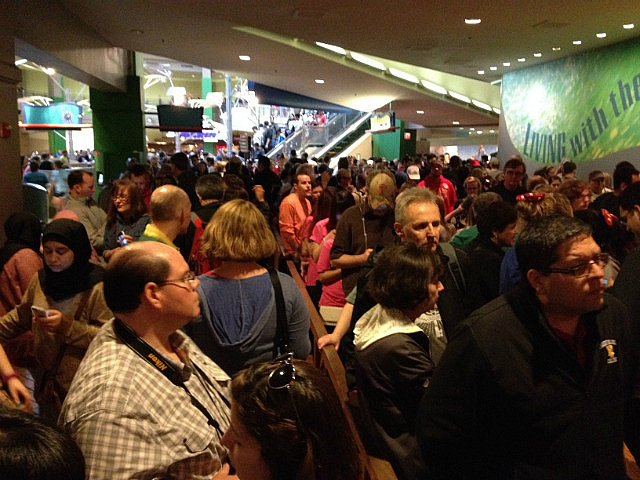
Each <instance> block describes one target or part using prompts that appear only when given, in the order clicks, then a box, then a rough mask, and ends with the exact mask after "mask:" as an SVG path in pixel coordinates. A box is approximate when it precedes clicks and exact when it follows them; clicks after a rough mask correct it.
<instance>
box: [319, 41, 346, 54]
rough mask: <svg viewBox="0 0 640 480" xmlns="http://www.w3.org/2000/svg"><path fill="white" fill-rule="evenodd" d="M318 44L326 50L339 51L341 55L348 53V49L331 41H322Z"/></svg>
mask: <svg viewBox="0 0 640 480" xmlns="http://www.w3.org/2000/svg"><path fill="white" fill-rule="evenodd" d="M316 45H317V46H319V47H322V48H324V49H326V50H330V51H332V52H335V53H338V54H340V55H346V54H347V51H346V50H345V49H344V48H342V47H339V46H337V45H331V44H330V43H322V42H316Z"/></svg>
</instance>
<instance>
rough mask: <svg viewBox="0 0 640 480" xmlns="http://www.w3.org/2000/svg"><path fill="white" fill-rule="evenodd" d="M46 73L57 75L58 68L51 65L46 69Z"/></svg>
mask: <svg viewBox="0 0 640 480" xmlns="http://www.w3.org/2000/svg"><path fill="white" fill-rule="evenodd" d="M44 73H46V74H47V75H55V74H56V69H55V68H51V67H47V68H45V69H44Z"/></svg>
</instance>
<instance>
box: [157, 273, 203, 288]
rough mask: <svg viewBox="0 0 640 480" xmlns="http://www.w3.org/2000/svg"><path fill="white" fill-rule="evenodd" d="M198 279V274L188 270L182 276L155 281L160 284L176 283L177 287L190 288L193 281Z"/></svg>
mask: <svg viewBox="0 0 640 480" xmlns="http://www.w3.org/2000/svg"><path fill="white" fill-rule="evenodd" d="M196 280H197V278H196V274H195V273H193V272H187V273H186V274H185V275H184V277H182V278H172V279H169V280H160V281H159V282H155V283H157V284H158V285H169V284H171V285H175V286H176V287H182V288H189V287H190V286H191V284H193V282H195V281H196Z"/></svg>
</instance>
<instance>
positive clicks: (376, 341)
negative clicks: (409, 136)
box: [0, 151, 640, 480]
mask: <svg viewBox="0 0 640 480" xmlns="http://www.w3.org/2000/svg"><path fill="white" fill-rule="evenodd" d="M207 157H208V156H207V155H206V154H203V155H197V154H193V155H187V154H185V153H182V152H178V153H175V154H174V155H172V156H170V157H166V159H165V161H164V162H161V163H159V164H157V165H155V164H153V163H151V162H149V163H145V164H140V163H137V162H131V163H129V164H128V165H127V169H126V171H125V172H123V174H122V175H121V178H119V179H116V180H114V181H113V182H111V183H110V184H109V185H107V186H106V187H105V188H104V189H103V191H102V192H101V194H100V197H99V198H98V199H97V201H96V199H94V194H95V179H94V178H93V176H92V175H91V173H89V172H88V171H85V170H82V169H73V170H71V171H70V173H69V175H68V179H67V182H68V185H67V188H68V194H67V195H66V196H65V197H64V198H63V199H62V200H61V202H60V204H59V210H60V211H59V212H58V213H57V215H56V218H55V219H54V220H52V221H51V222H50V223H48V224H47V225H46V226H45V227H44V229H43V230H42V232H41V230H40V228H41V227H40V224H39V222H38V220H37V219H36V218H35V217H33V216H32V215H30V214H27V213H24V212H20V213H15V214H13V215H12V216H11V217H10V218H9V219H8V220H7V223H6V225H5V232H6V237H7V242H6V244H5V246H4V247H3V248H2V250H0V268H1V269H2V270H1V272H0V307H1V308H2V311H0V314H2V316H0V342H2V344H3V347H4V349H0V374H1V375H2V383H3V385H4V386H5V389H6V397H7V398H5V400H4V402H3V403H4V404H5V405H9V404H12V407H13V408H12V409H9V410H4V409H3V410H0V439H2V438H3V435H4V432H5V428H6V429H9V428H11V429H16V428H22V429H23V430H24V432H28V431H30V430H32V429H35V428H36V427H35V426H34V425H35V424H37V425H38V428H42V429H47V428H49V429H52V430H50V432H51V433H50V435H51V436H52V437H51V438H58V440H56V442H58V443H59V444H60V448H63V449H65V452H68V453H67V454H62V455H60V454H58V453H55V454H54V453H51V455H49V456H47V457H46V458H44V459H38V461H36V459H31V460H27V459H23V460H21V462H22V464H24V465H22V464H21V465H17V464H18V463H19V462H17V461H16V460H15V459H14V461H11V460H8V459H7V458H8V457H6V456H4V458H2V457H3V456H0V476H2V478H5V476H6V478H38V477H36V476H34V475H35V474H27V475H26V476H25V474H24V472H35V471H44V470H43V469H45V468H54V466H53V464H55V468H66V469H67V470H66V471H67V472H68V473H67V475H68V476H69V477H70V478H79V477H78V476H77V470H78V464H82V465H83V471H85V472H86V475H87V477H88V478H91V479H119V478H122V479H125V478H177V479H182V478H185V479H186V478H215V479H218V480H220V479H224V478H240V479H242V480H247V479H254V478H258V479H265V480H267V479H292V480H293V479H299V480H303V479H304V480H306V479H316V480H318V479H329V478H332V479H335V478H338V479H341V478H344V479H345V480H346V479H358V478H363V474H364V473H363V472H364V470H363V465H362V463H361V459H360V458H359V456H358V454H357V452H356V449H355V445H354V441H353V438H352V437H351V433H350V429H349V426H348V423H347V420H346V419H345V418H344V414H343V412H342V409H341V406H340V403H339V400H338V398H337V396H336V392H335V391H334V390H333V388H332V386H331V383H330V382H329V381H328V379H327V378H326V376H324V375H323V374H322V373H321V372H320V371H318V370H316V369H315V368H314V367H312V366H311V365H310V364H309V363H307V362H306V361H305V360H306V359H307V357H308V355H309V354H310V353H311V347H312V345H311V343H310V329H309V328H310V327H309V318H310V314H309V311H308V309H307V304H306V303H305V301H304V297H303V294H302V292H301V291H300V290H299V288H298V287H297V285H296V283H295V282H294V281H293V279H292V278H291V277H290V276H288V275H286V274H284V273H282V270H283V268H281V266H280V265H277V264H274V258H279V257H280V255H279V253H280V252H282V255H283V258H284V259H288V260H291V261H292V262H293V264H294V265H295V266H296V268H297V269H298V271H299V273H300V275H301V276H302V278H303V280H304V283H305V284H306V289H307V293H308V295H309V297H310V298H311V300H312V302H313V304H314V306H315V308H316V309H318V311H319V313H320V315H321V317H322V318H323V319H324V321H325V325H326V329H327V332H328V333H327V335H325V336H322V337H321V338H319V339H316V340H317V345H318V347H319V348H327V347H328V346H330V345H333V346H334V347H335V348H336V349H338V353H339V355H340V358H341V360H342V362H343V364H344V367H345V372H346V377H347V383H348V386H349V388H351V389H354V391H355V392H357V395H358V398H359V400H360V406H361V409H362V412H363V415H362V417H363V418H362V420H363V423H364V425H363V426H364V427H366V428H365V430H364V431H366V432H367V434H368V435H369V436H370V438H369V439H368V440H370V443H371V444H372V447H373V448H374V449H375V451H376V453H377V454H379V455H381V456H383V457H384V458H386V459H387V460H389V462H390V463H391V465H392V466H393V468H394V471H395V473H396V475H397V477H398V478H399V479H401V480H404V479H408V480H410V479H423V478H437V479H463V478H464V479H476V478H496V479H514V478H541V479H542V478H544V479H547V478H562V479H565V478H566V479H569V478H575V479H578V478H594V479H596V478H598V479H599V478H602V479H605V478H607V479H624V478H626V473H625V464H624V460H623V442H624V443H626V445H627V446H628V447H629V449H630V450H631V452H632V454H633V455H636V456H637V455H638V454H640V394H639V393H638V392H640V337H639V336H638V335H639V333H638V332H640V330H638V328H637V324H636V323H637V318H636V316H635V312H636V311H637V310H636V309H637V308H640V289H638V288H637V282H635V274H636V271H637V269H636V266H637V264H638V262H639V260H638V259H639V258H640V256H639V255H640V253H638V252H640V250H636V246H637V245H638V243H637V238H636V236H637V235H638V234H640V182H638V180H640V172H639V171H638V170H637V169H636V168H635V167H634V166H633V165H632V164H631V163H629V162H622V163H620V164H618V165H616V167H615V169H614V170H613V172H612V175H611V176H610V177H608V176H607V174H606V172H602V171H600V170H594V171H592V172H591V173H589V175H588V178H587V179H585V180H582V179H580V178H577V177H576V165H575V164H573V163H572V162H564V163H563V164H562V165H560V166H558V167H545V168H542V169H540V170H538V171H536V172H534V173H533V174H531V175H529V176H527V174H526V165H525V163H524V162H523V160H522V159H521V158H520V157H518V156H513V157H511V158H509V159H508V160H507V161H506V162H505V163H504V166H503V167H502V169H501V168H500V167H501V165H500V162H499V161H498V159H497V157H492V158H491V159H489V158H483V159H482V160H473V161H471V160H469V161H462V160H461V159H460V158H459V157H457V156H452V157H451V158H448V156H444V155H436V154H431V153H430V154H425V155H417V156H415V157H412V158H410V157H406V158H403V159H399V160H395V161H393V162H387V161H386V160H385V159H376V158H372V159H369V160H365V161H358V160H356V159H353V158H341V159H340V160H339V161H338V164H337V168H332V167H331V166H330V165H329V163H330V162H329V159H328V158H308V157H307V156H306V155H305V154H302V155H301V156H300V157H298V156H297V154H296V152H295V151H292V152H291V154H290V156H289V158H284V157H281V158H279V159H278V161H276V162H272V161H271V160H270V159H269V158H268V157H266V156H264V155H258V156H257V158H256V161H255V162H253V161H251V160H243V159H240V158H239V157H236V156H233V157H231V158H229V159H226V160H224V161H222V160H221V161H212V162H208V161H207ZM31 171H32V172H33V171H34V170H33V169H32V170H31ZM35 171H36V172H37V168H36V169H35ZM25 176H26V175H25ZM608 179H611V180H612V183H611V185H608V184H607V181H608ZM27 180H28V179H27ZM279 267H280V268H279ZM279 270H280V271H279ZM31 383H33V386H31ZM16 409H22V410H24V411H25V412H26V413H22V414H20V413H19V412H16ZM31 413H35V415H36V417H37V418H36V419H33V420H29V421H27V420H26V417H25V420H24V423H23V424H21V423H20V422H18V421H17V420H16V419H19V418H20V415H29V414H31ZM5 424H6V425H10V427H9V426H7V427H5ZM21 425H22V427H21ZM54 425H58V427H55V426H54ZM7 431H8V430H7ZM12 435H13V434H12ZM15 438H21V439H19V440H16V442H19V443H20V444H21V445H23V448H24V449H25V450H28V449H29V448H36V447H35V446H34V445H35V444H30V443H29V442H28V441H27V440H26V438H27V437H15ZM60 439H62V440H60ZM71 439H72V440H71ZM53 441H54V440H52V442H53ZM76 445H77V447H79V449H80V450H79V451H80V452H81V455H78V451H77V447H76ZM74 449H75V450H74ZM65 455H68V457H69V458H78V456H79V457H80V459H81V460H79V461H77V462H72V463H73V465H71V464H70V462H68V461H66V463H65V461H63V460H62V458H61V456H65ZM46 462H49V463H51V465H43V464H44V463H46ZM26 464H29V465H28V466H25V465H26ZM61 465H62V466H61ZM85 465H86V466H85ZM26 468H30V469H31V470H26ZM3 469H5V470H3ZM11 469H13V470H11ZM20 469H22V470H20ZM36 469H37V470H36ZM74 469H75V470H74ZM52 471H53V470H52ZM55 471H59V470H55ZM5 472H12V473H11V474H12V475H13V477H9V476H8V475H9V473H6V474H5ZM15 472H22V473H15ZM74 472H76V473H74ZM20 475H23V477H20ZM30 475H31V476H30ZM74 475H75V476H74ZM42 478H45V477H42Z"/></svg>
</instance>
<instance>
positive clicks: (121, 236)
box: [118, 230, 127, 247]
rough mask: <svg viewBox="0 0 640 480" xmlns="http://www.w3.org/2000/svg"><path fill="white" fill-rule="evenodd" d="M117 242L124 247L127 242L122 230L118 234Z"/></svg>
mask: <svg viewBox="0 0 640 480" xmlns="http://www.w3.org/2000/svg"><path fill="white" fill-rule="evenodd" d="M118 243H120V246H122V247H124V246H125V245H126V244H127V239H126V238H124V230H123V231H121V232H120V234H119V235H118Z"/></svg>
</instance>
